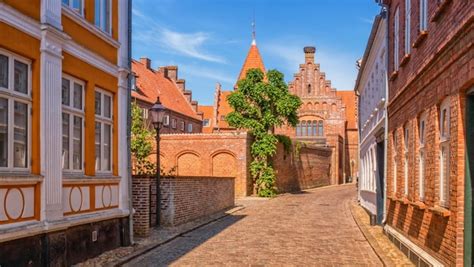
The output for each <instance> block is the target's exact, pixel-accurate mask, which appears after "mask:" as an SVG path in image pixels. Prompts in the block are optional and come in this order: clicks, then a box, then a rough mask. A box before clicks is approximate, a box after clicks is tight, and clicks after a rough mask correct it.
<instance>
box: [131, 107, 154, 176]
mask: <svg viewBox="0 0 474 267" xmlns="http://www.w3.org/2000/svg"><path fill="white" fill-rule="evenodd" d="M142 112H143V111H142V109H141V108H140V107H139V106H138V105H137V104H136V103H135V102H133V103H132V110H131V113H132V125H131V134H132V135H131V144H130V149H131V152H132V155H133V157H134V160H135V164H134V169H135V173H136V174H139V175H150V174H153V173H154V172H155V170H156V166H155V165H156V164H154V163H152V162H151V161H150V160H149V159H148V156H149V155H150V153H151V150H152V149H153V144H152V140H153V139H152V137H153V133H152V132H151V131H150V130H149V129H148V128H147V127H146V125H145V120H144V118H143V113H142Z"/></svg>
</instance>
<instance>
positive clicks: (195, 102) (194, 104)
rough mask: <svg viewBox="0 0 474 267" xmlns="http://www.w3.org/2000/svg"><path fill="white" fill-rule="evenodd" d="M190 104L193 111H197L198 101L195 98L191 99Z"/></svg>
mask: <svg viewBox="0 0 474 267" xmlns="http://www.w3.org/2000/svg"><path fill="white" fill-rule="evenodd" d="M191 106H192V107H193V110H194V112H198V102H197V101H196V100H193V101H191Z"/></svg>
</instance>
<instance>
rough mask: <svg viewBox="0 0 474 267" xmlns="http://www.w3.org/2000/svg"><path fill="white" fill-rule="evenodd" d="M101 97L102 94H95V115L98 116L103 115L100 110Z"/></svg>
mask: <svg viewBox="0 0 474 267" xmlns="http://www.w3.org/2000/svg"><path fill="white" fill-rule="evenodd" d="M100 97H101V93H99V92H95V114H97V115H100V114H102V111H101V110H100V107H101V104H100Z"/></svg>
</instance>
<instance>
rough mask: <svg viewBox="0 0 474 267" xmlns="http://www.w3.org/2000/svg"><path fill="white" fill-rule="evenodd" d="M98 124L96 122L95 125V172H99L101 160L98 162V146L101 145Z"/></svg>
mask: <svg viewBox="0 0 474 267" xmlns="http://www.w3.org/2000/svg"><path fill="white" fill-rule="evenodd" d="M100 125H101V124H100V123H99V122H96V123H95V170H96V171H98V170H100V164H101V160H100V157H101V155H100V145H101V141H100V128H101V127H100Z"/></svg>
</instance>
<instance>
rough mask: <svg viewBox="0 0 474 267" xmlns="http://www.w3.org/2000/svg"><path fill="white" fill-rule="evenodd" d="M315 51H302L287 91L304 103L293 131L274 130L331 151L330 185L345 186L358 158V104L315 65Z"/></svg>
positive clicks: (349, 92)
mask: <svg viewBox="0 0 474 267" xmlns="http://www.w3.org/2000/svg"><path fill="white" fill-rule="evenodd" d="M315 52H316V49H315V48H314V47H305V48H304V56H305V62H304V64H300V66H299V72H298V73H296V74H295V76H294V80H293V81H292V82H290V84H289V86H288V89H289V91H290V92H291V93H292V94H295V95H297V96H299V97H300V98H301V100H302V102H303V104H302V105H301V108H300V110H299V111H298V116H299V124H298V125H297V127H296V129H294V128H291V127H282V128H280V129H277V130H276V133H278V134H284V135H287V136H289V137H290V138H292V139H295V140H297V141H301V142H307V143H312V144H313V145H319V146H322V147H330V148H331V149H332V155H333V156H332V164H331V174H330V176H331V184H338V183H344V180H345V179H347V178H350V177H355V176H356V173H357V168H358V156H357V144H358V141H357V136H358V133H357V123H356V121H357V104H356V98H355V93H354V91H337V90H336V89H335V88H332V87H331V81H329V80H326V75H325V73H324V72H321V70H320V65H319V64H317V63H315V61H314V54H315Z"/></svg>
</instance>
